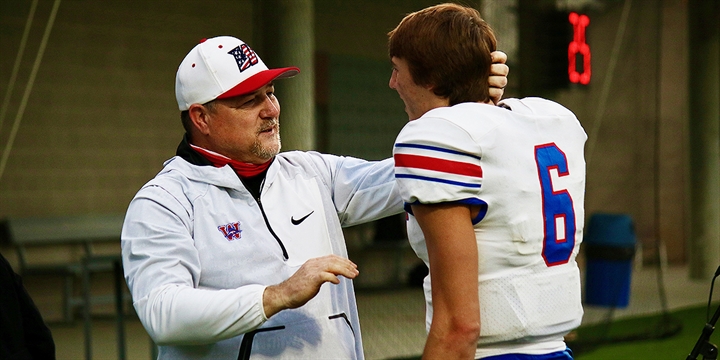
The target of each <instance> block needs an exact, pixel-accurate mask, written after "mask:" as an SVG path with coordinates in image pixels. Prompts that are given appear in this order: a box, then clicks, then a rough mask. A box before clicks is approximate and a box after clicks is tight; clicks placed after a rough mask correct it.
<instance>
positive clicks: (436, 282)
mask: <svg viewBox="0 0 720 360" xmlns="http://www.w3.org/2000/svg"><path fill="white" fill-rule="evenodd" d="M412 210H413V213H414V215H415V217H416V219H417V221H418V223H419V225H420V228H421V229H422V231H423V234H424V235H425V241H426V243H427V248H428V256H429V259H430V277H431V279H432V302H433V316H432V325H431V326H430V332H429V333H428V339H427V342H426V343H425V350H424V351H423V359H473V358H474V355H475V348H476V344H477V340H478V337H479V336H480V304H479V299H478V252H477V243H476V240H475V232H474V229H473V225H472V222H471V215H472V213H471V208H470V207H469V206H467V205H462V204H454V203H446V204H435V205H412Z"/></svg>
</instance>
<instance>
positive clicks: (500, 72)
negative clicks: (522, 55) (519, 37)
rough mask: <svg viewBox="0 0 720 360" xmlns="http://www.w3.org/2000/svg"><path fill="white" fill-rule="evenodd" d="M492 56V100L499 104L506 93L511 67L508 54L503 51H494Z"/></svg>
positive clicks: (490, 82) (489, 80)
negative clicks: (508, 64) (507, 63)
mask: <svg viewBox="0 0 720 360" xmlns="http://www.w3.org/2000/svg"><path fill="white" fill-rule="evenodd" d="M490 56H491V58H492V64H491V65H490V77H489V78H488V85H490V100H492V102H493V103H495V104H497V103H498V102H500V99H502V96H503V94H504V93H505V86H507V83H508V81H507V76H508V74H509V73H510V67H508V66H507V65H506V64H505V62H507V54H505V53H504V52H502V51H493V52H492V53H490Z"/></svg>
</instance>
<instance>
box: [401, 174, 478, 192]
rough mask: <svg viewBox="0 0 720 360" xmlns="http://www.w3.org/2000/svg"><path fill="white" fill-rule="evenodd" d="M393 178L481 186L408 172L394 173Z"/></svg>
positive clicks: (470, 186)
mask: <svg viewBox="0 0 720 360" xmlns="http://www.w3.org/2000/svg"><path fill="white" fill-rule="evenodd" d="M395 178H403V179H416V180H425V181H434V182H439V183H443V184H450V185H456V186H465V187H469V188H476V189H479V188H480V186H481V185H480V184H471V183H464V182H460V181H452V180H446V179H438V178H433V177H428V176H420V175H410V174H395Z"/></svg>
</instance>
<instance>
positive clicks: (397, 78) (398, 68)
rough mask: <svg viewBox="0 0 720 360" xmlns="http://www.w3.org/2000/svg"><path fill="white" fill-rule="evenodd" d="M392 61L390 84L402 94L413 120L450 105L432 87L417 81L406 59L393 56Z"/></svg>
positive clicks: (401, 97)
mask: <svg viewBox="0 0 720 360" xmlns="http://www.w3.org/2000/svg"><path fill="white" fill-rule="evenodd" d="M390 61H391V62H392V74H391V75H390V83H389V84H388V85H389V86H390V88H391V89H393V90H395V91H397V93H398V95H400V99H402V101H403V103H405V112H406V113H407V114H408V118H409V119H410V120H411V121H412V120H415V119H417V118H419V117H421V116H422V115H423V114H425V113H426V112H428V111H430V110H431V109H434V108H436V107H440V106H447V105H448V101H447V99H443V98H440V97H438V96H437V95H435V93H433V91H432V88H431V87H429V86H421V85H418V84H416V83H415V80H414V79H413V78H412V75H411V74H410V68H409V66H408V63H407V61H406V60H404V59H401V58H398V57H392V58H391V59H390Z"/></svg>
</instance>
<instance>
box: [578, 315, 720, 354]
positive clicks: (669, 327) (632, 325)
mask: <svg viewBox="0 0 720 360" xmlns="http://www.w3.org/2000/svg"><path fill="white" fill-rule="evenodd" d="M717 306H718V305H717V304H714V305H713V306H712V307H711V309H710V316H712V315H713V313H714V311H715V309H716V307H717ZM708 321H709V319H708V318H707V306H698V307H692V308H687V309H681V310H677V311H674V312H671V313H669V314H668V315H667V316H663V315H654V316H645V317H638V318H631V319H624V320H619V321H614V322H612V323H610V325H609V326H608V325H607V324H598V325H594V326H581V327H580V328H579V329H578V330H577V331H576V335H577V338H576V339H575V341H572V342H568V346H570V348H571V349H573V351H574V352H575V358H576V359H578V360H606V359H653V360H662V359H686V358H687V357H688V355H690V353H691V352H692V350H693V348H694V346H695V344H696V343H697V341H698V339H699V337H700V334H701V333H702V331H703V327H704V326H705V324H706V323H707V322H708ZM678 327H679V328H678ZM719 336H720V335H718V334H716V333H715V332H713V334H712V335H711V336H710V342H716V341H717V340H718V338H719ZM697 359H702V356H698V357H697Z"/></svg>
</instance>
